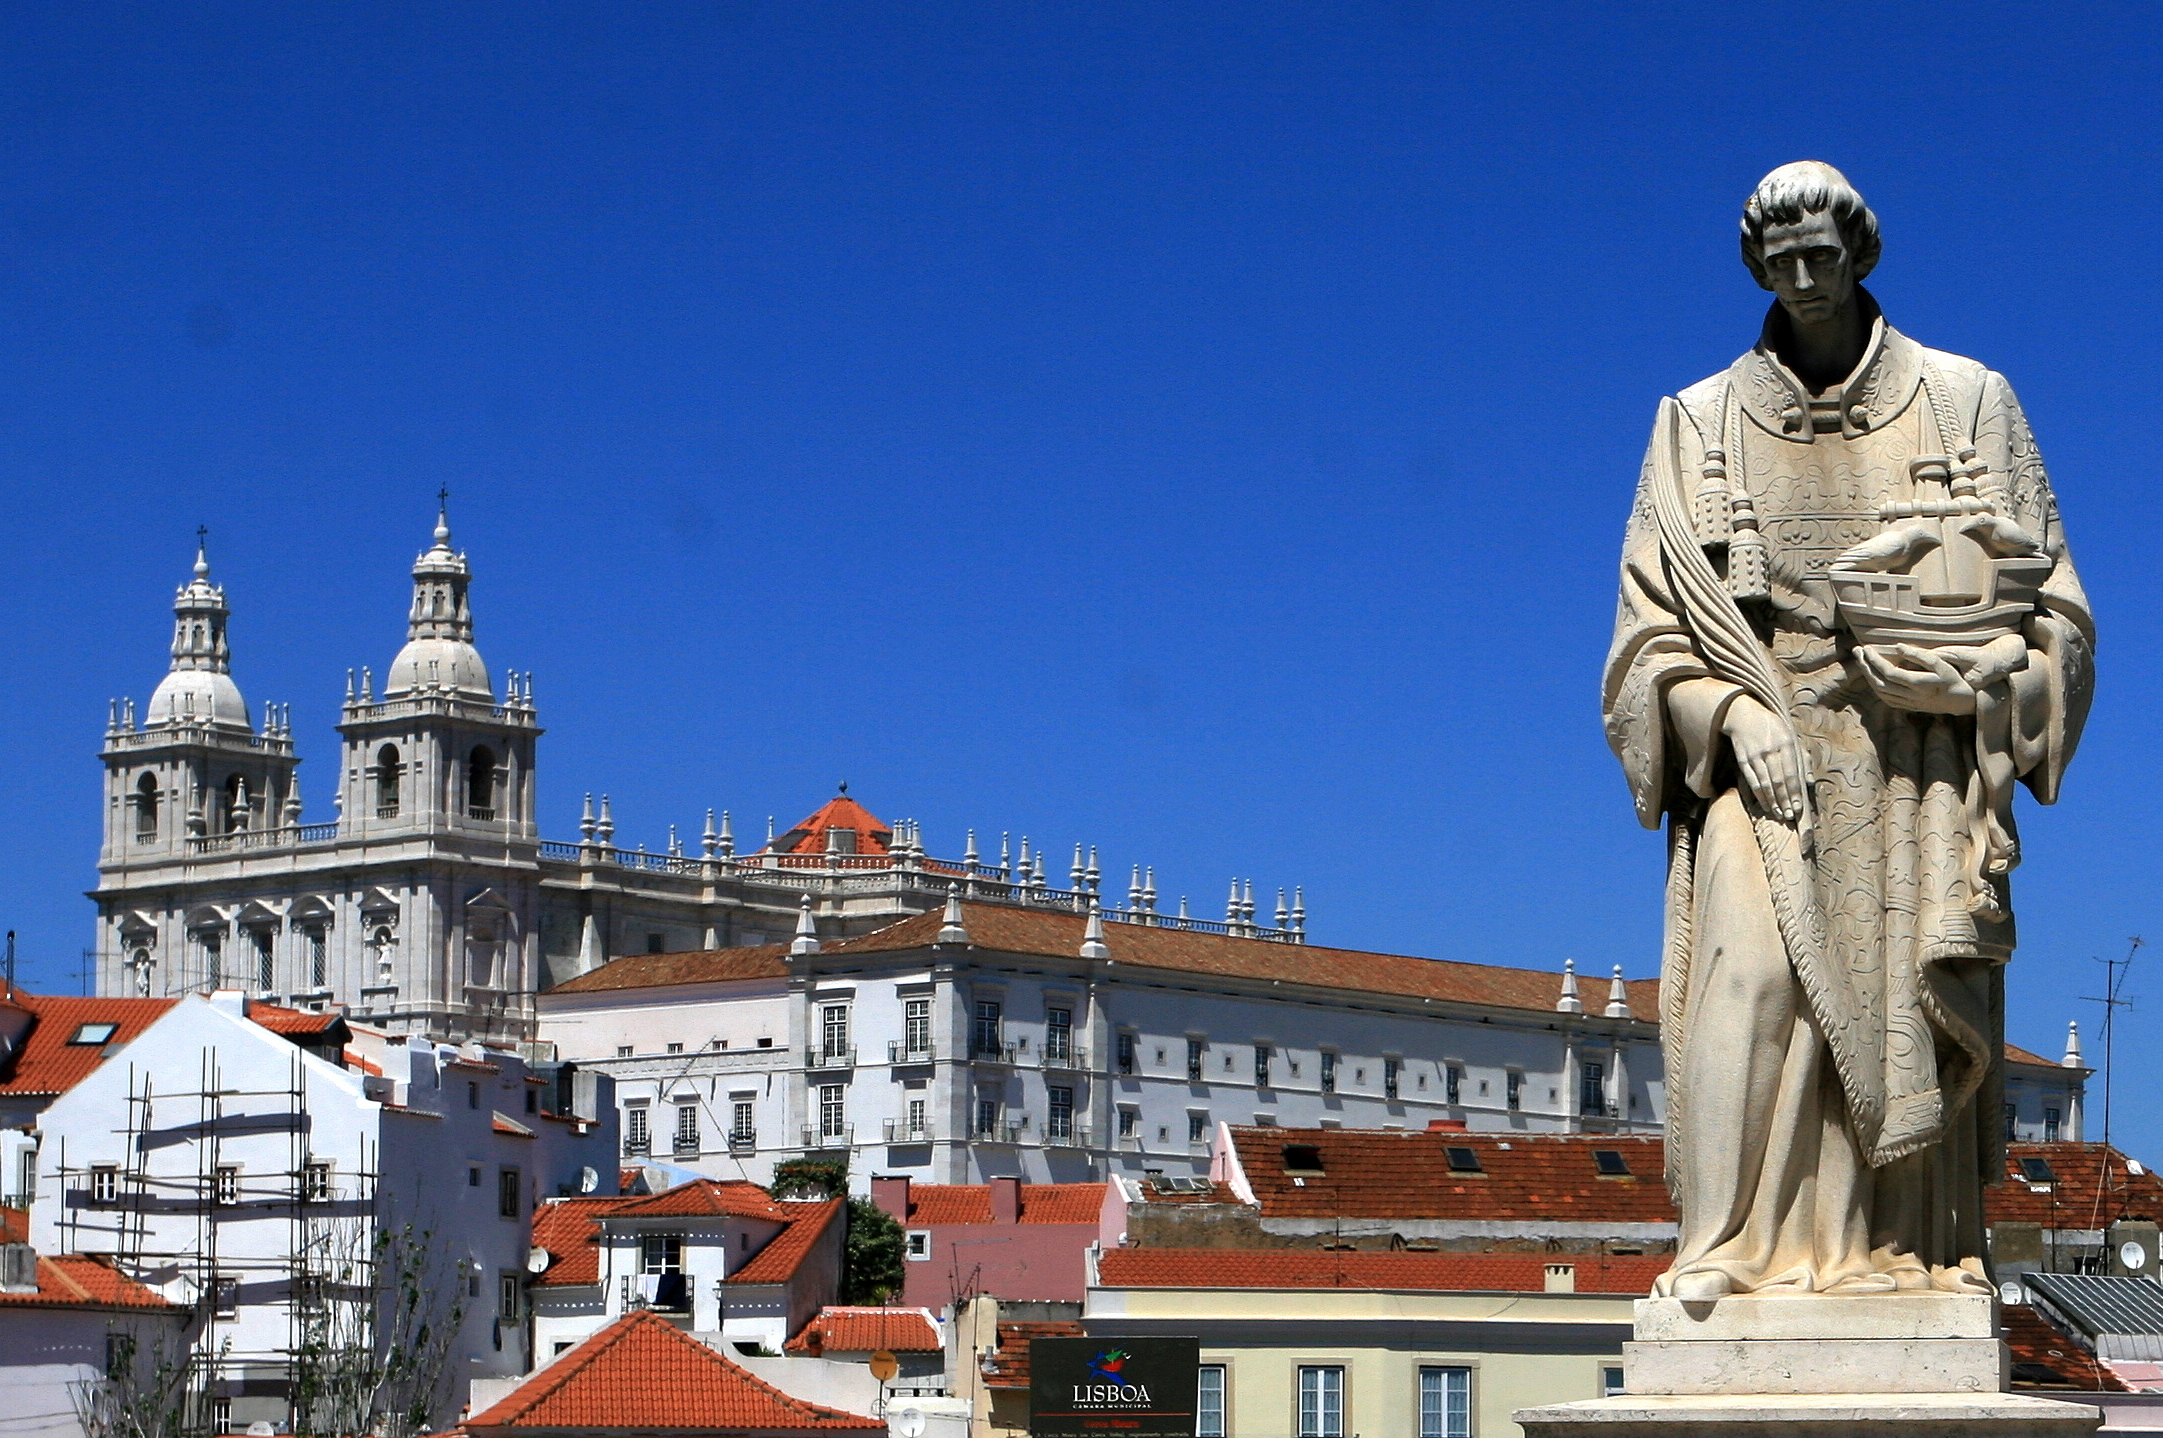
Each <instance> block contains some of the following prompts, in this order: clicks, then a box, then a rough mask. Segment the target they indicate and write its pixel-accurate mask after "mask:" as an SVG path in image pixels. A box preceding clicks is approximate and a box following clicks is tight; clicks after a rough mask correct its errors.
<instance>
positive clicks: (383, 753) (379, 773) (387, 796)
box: [376, 744, 406, 819]
mask: <svg viewBox="0 0 2163 1438" xmlns="http://www.w3.org/2000/svg"><path fill="white" fill-rule="evenodd" d="M405 772H406V766H405V765H403V764H401V763H399V762H398V746H397V745H395V744H385V745H384V746H383V747H382V748H381V749H378V750H377V751H376V817H377V818H378V819H395V818H397V817H398V789H399V783H398V781H399V780H400V779H402V778H403V777H405Z"/></svg>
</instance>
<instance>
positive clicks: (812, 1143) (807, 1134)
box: [804, 1123, 856, 1148]
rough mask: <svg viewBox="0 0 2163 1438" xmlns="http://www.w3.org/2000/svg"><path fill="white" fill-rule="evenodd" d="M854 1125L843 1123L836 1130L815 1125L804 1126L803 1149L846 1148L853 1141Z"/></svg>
mask: <svg viewBox="0 0 2163 1438" xmlns="http://www.w3.org/2000/svg"><path fill="white" fill-rule="evenodd" d="M855 1134H856V1125H855V1124H853V1123H845V1124H843V1125H841V1127H839V1128H837V1129H828V1128H822V1127H821V1126H820V1125H818V1124H815V1123H807V1124H805V1125H804V1147H805V1148H848V1147H850V1146H851V1145H852V1144H853V1143H854V1141H855Z"/></svg>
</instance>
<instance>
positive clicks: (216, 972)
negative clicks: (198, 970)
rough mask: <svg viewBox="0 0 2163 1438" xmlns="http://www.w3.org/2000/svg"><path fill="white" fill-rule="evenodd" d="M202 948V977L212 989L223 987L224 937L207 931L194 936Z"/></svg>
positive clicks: (211, 930)
mask: <svg viewBox="0 0 2163 1438" xmlns="http://www.w3.org/2000/svg"><path fill="white" fill-rule="evenodd" d="M196 942H197V943H198V944H200V945H202V948H203V977H204V978H205V979H206V980H208V981H209V984H210V986H211V987H212V988H214V989H219V988H223V987H225V935H223V934H221V933H219V932H218V931H217V930H216V929H209V930H206V931H205V932H203V933H201V934H198V935H197V936H196Z"/></svg>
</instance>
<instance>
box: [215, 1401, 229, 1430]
mask: <svg viewBox="0 0 2163 1438" xmlns="http://www.w3.org/2000/svg"><path fill="white" fill-rule="evenodd" d="M210 1431H211V1432H213V1433H230V1432H232V1431H233V1400H232V1399H230V1398H213V1399H211V1400H210Z"/></svg>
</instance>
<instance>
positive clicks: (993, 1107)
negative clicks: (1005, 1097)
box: [976, 1096, 999, 1138]
mask: <svg viewBox="0 0 2163 1438" xmlns="http://www.w3.org/2000/svg"><path fill="white" fill-rule="evenodd" d="M998 1130H999V1101H998V1100H997V1099H995V1098H986V1097H982V1096H979V1097H978V1099H977V1101H976V1132H977V1136H978V1137H980V1138H989V1137H991V1136H992V1135H993V1134H994V1133H997V1132H998Z"/></svg>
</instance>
